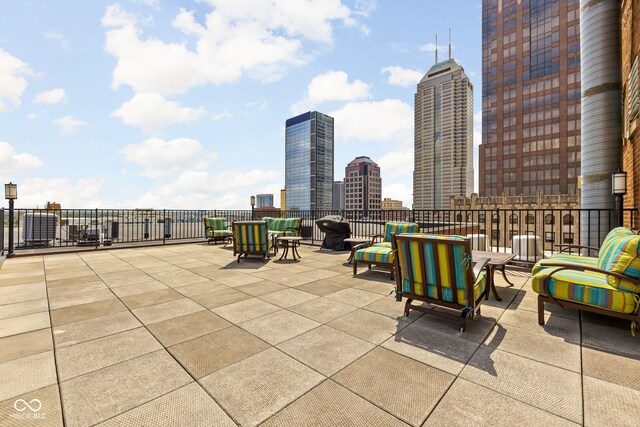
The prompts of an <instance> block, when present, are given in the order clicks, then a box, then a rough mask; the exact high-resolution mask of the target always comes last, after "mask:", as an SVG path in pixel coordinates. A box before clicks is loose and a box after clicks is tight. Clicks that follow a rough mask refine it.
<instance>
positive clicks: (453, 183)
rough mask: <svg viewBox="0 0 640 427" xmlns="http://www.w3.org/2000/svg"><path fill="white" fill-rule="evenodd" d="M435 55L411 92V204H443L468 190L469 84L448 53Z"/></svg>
mask: <svg viewBox="0 0 640 427" xmlns="http://www.w3.org/2000/svg"><path fill="white" fill-rule="evenodd" d="M449 52H451V50H449ZM437 58H438V54H437V52H436V64H435V65H434V66H433V67H431V69H429V71H427V74H425V76H424V77H423V78H422V80H420V83H418V89H417V92H416V94H415V118H414V120H415V134H414V171H413V208H414V209H448V208H449V203H450V197H451V196H452V195H457V196H465V195H469V194H471V192H472V191H473V85H472V84H471V82H470V81H469V78H468V77H467V76H466V74H465V73H464V69H463V68H462V67H461V66H460V65H458V63H457V62H456V61H455V60H453V59H451V55H449V59H448V60H446V61H442V62H439V63H438V62H437Z"/></svg>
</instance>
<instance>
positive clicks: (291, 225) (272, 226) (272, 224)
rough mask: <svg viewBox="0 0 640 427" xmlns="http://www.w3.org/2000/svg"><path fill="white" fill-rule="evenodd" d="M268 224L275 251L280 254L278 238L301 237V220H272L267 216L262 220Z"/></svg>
mask: <svg viewBox="0 0 640 427" xmlns="http://www.w3.org/2000/svg"><path fill="white" fill-rule="evenodd" d="M262 220H263V221H264V222H266V223H267V230H268V234H269V239H271V246H272V247H273V249H274V251H275V252H276V253H277V252H278V237H285V236H287V237H300V225H301V223H302V220H301V219H300V218H271V217H268V216H265V217H263V218H262Z"/></svg>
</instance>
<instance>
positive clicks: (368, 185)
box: [344, 156, 382, 216]
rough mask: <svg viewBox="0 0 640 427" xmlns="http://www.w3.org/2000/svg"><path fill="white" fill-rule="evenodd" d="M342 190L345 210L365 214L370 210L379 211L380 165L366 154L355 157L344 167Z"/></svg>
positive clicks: (380, 190) (380, 193) (380, 192)
mask: <svg viewBox="0 0 640 427" xmlns="http://www.w3.org/2000/svg"><path fill="white" fill-rule="evenodd" d="M344 191H345V202H344V206H345V209H346V210H357V211H362V212H363V214H364V215H365V216H366V215H367V212H368V211H370V210H373V211H379V210H380V199H381V195H382V178H381V177H380V167H379V166H378V165H377V164H376V162H374V161H373V160H371V159H370V158H369V157H367V156H360V157H356V158H355V159H353V160H352V161H351V162H349V164H348V165H347V167H346V168H345V169H344Z"/></svg>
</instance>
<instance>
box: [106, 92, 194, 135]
mask: <svg viewBox="0 0 640 427" xmlns="http://www.w3.org/2000/svg"><path fill="white" fill-rule="evenodd" d="M204 114H205V110H204V108H197V109H196V108H189V107H182V106H181V105H180V104H179V103H177V102H175V101H169V100H167V99H165V98H164V97H163V96H162V95H160V94H159V93H149V92H143V93H136V94H135V95H134V96H133V98H131V99H130V100H129V101H127V102H125V103H124V104H122V105H121V106H120V108H118V109H117V110H115V111H114V112H113V113H111V116H112V117H119V118H121V119H122V122H123V123H124V124H126V125H129V126H140V127H141V128H142V131H143V132H144V133H146V134H148V135H159V134H161V133H162V131H163V130H164V128H165V127H166V126H169V125H171V124H174V123H189V122H194V121H197V120H198V119H199V118H200V117H202V116H203V115H204Z"/></svg>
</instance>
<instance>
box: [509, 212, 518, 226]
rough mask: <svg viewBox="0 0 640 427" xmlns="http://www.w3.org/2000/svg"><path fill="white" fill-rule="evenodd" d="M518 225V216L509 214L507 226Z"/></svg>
mask: <svg viewBox="0 0 640 427" xmlns="http://www.w3.org/2000/svg"><path fill="white" fill-rule="evenodd" d="M517 223H518V215H516V214H511V215H510V216H509V224H517Z"/></svg>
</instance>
